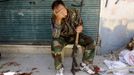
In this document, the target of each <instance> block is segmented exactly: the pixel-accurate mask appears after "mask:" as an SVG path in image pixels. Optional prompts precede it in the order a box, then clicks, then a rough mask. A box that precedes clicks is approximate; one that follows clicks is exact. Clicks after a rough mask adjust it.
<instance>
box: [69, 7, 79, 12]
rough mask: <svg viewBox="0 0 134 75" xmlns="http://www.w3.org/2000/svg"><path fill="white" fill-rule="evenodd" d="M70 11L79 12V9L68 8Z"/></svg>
mask: <svg viewBox="0 0 134 75" xmlns="http://www.w3.org/2000/svg"><path fill="white" fill-rule="evenodd" d="M67 9H68V11H69V12H70V13H77V12H78V9H76V8H67Z"/></svg>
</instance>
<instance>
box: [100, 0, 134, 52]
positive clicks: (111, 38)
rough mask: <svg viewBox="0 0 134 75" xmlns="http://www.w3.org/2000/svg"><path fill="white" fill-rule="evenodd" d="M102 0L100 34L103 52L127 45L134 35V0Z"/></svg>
mask: <svg viewBox="0 0 134 75" xmlns="http://www.w3.org/2000/svg"><path fill="white" fill-rule="evenodd" d="M116 1H117V0H109V3H108V6H107V7H105V2H106V0H101V13H100V36H101V40H102V48H101V51H102V52H104V53H105V52H110V51H111V50H116V49H118V48H121V47H123V46H125V45H126V43H128V42H129V40H130V38H132V37H133V36H134V0H120V1H119V2H118V4H115V2H116Z"/></svg>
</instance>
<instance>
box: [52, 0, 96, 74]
mask: <svg viewBox="0 0 134 75" xmlns="http://www.w3.org/2000/svg"><path fill="white" fill-rule="evenodd" d="M52 11H53V14H52V43H51V51H52V56H53V58H54V64H55V69H56V70H57V71H56V72H57V73H56V75H63V70H64V68H63V63H62V55H61V54H62V49H63V48H64V47H65V46H66V45H67V44H74V42H75V38H76V33H79V42H78V44H79V45H81V46H83V47H84V49H85V50H84V53H83V58H82V63H81V64H80V66H81V68H80V69H81V70H83V71H86V72H88V73H90V74H93V73H94V72H93V71H92V70H91V69H90V68H89V65H91V64H92V63H93V57H94V51H95V46H94V41H93V39H92V38H91V37H89V36H86V35H84V34H83V33H82V30H83V23H82V20H81V18H80V17H79V16H80V14H79V12H78V10H76V9H69V8H67V7H66V6H65V4H64V3H63V2H62V1H61V0H56V1H54V2H53V4H52Z"/></svg>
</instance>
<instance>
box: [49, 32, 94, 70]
mask: <svg viewBox="0 0 134 75" xmlns="http://www.w3.org/2000/svg"><path fill="white" fill-rule="evenodd" d="M74 42H75V35H72V36H69V37H59V38H58V39H52V42H51V52H52V56H53V58H54V65H55V69H56V70H58V69H60V68H61V67H62V66H63V64H62V49H63V48H64V47H65V46H66V45H67V44H74ZM78 44H79V45H81V46H82V47H84V51H83V57H82V61H83V62H84V63H87V64H92V62H93V58H94V53H95V45H94V41H93V39H92V38H91V37H89V36H86V35H84V34H80V36H79V42H78Z"/></svg>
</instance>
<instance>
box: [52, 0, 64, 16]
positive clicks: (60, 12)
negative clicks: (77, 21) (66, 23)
mask: <svg viewBox="0 0 134 75" xmlns="http://www.w3.org/2000/svg"><path fill="white" fill-rule="evenodd" d="M52 10H53V13H54V15H56V16H57V17H62V18H65V17H66V15H67V9H66V7H65V4H64V3H63V1H61V0H56V1H54V2H53V4H52Z"/></svg>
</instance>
